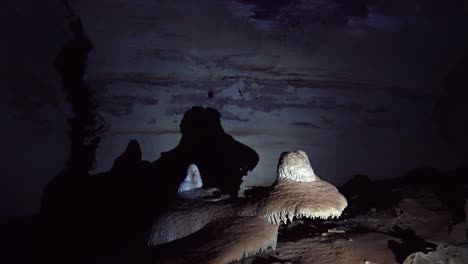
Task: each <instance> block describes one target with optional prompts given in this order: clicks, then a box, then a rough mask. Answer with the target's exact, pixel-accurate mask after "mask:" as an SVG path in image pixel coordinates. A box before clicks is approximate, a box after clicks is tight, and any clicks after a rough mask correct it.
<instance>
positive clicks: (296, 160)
mask: <svg viewBox="0 0 468 264" xmlns="http://www.w3.org/2000/svg"><path fill="white" fill-rule="evenodd" d="M278 180H292V181H297V182H312V181H316V180H317V175H315V173H314V170H313V169H312V167H311V166H310V163H309V158H308V157H307V154H306V153H305V152H304V151H302V150H298V151H293V152H284V153H283V154H281V157H280V160H279V164H278Z"/></svg>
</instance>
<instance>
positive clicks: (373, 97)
mask: <svg viewBox="0 0 468 264" xmlns="http://www.w3.org/2000/svg"><path fill="white" fill-rule="evenodd" d="M69 2H70V4H71V5H72V6H73V7H74V8H75V9H76V11H77V13H78V15H79V16H81V17H82V20H83V24H84V29H85V31H86V33H87V34H88V35H89V37H90V38H91V40H92V41H93V43H94V45H95V50H94V51H93V52H92V53H91V55H90V58H89V69H88V75H87V82H88V83H89V84H90V85H91V86H92V88H94V89H95V91H96V97H97V101H98V103H99V105H100V106H99V112H100V114H101V116H102V117H103V119H104V120H105V121H106V122H107V124H108V126H109V129H108V131H107V132H106V134H105V135H104V136H103V138H102V141H101V144H100V146H99V148H98V153H97V159H98V160H97V164H96V169H95V172H99V171H105V170H107V169H109V168H110V166H111V164H112V162H113V161H114V159H115V157H117V156H118V155H119V154H120V153H121V152H122V151H123V150H124V148H125V146H126V145H127V143H128V141H129V140H131V139H137V140H139V142H140V144H141V146H142V151H143V158H144V159H147V160H151V161H152V160H156V159H157V158H158V157H159V155H160V153H161V152H162V151H167V150H169V149H172V148H173V147H175V146H176V145H177V143H178V141H179V139H180V133H179V127H178V126H179V123H180V121H181V119H182V115H183V113H184V112H185V111H186V110H187V109H189V108H190V107H191V106H194V105H200V106H211V107H215V108H217V109H218V110H219V111H220V112H221V114H222V124H223V126H224V129H225V131H226V132H227V133H229V134H231V135H232V136H234V137H235V138H236V139H237V140H239V141H240V142H242V143H244V144H247V145H249V146H250V147H252V148H254V149H255V150H256V151H257V152H258V153H259V155H260V163H259V164H258V166H257V168H256V169H255V170H254V171H252V172H251V173H250V175H249V176H248V177H247V178H246V181H245V185H264V184H269V183H271V182H272V181H273V180H274V177H275V169H276V163H277V159H278V157H279V154H280V153H281V152H283V151H286V150H294V149H303V150H305V151H306V152H307V153H308V155H309V157H310V159H311V163H312V166H313V167H314V169H315V171H316V173H317V174H318V175H320V176H322V177H324V178H326V179H327V180H329V181H331V182H332V183H337V184H339V183H343V182H344V181H345V180H346V179H348V178H349V177H351V176H352V175H353V174H356V173H365V174H369V175H370V177H371V178H384V177H395V176H400V175H402V174H403V173H404V172H406V171H407V170H409V169H411V168H414V167H418V166H430V167H436V168H453V167H456V166H459V165H460V164H462V163H463V161H464V160H466V156H464V155H463V151H460V150H459V149H457V144H449V143H447V141H446V139H444V138H441V137H440V136H439V135H438V132H437V129H436V128H437V127H438V125H439V124H438V123H437V122H438V121H437V120H435V119H434V117H433V108H434V105H435V104H436V103H437V102H438V101H439V100H440V98H441V97H443V96H444V94H445V91H444V87H443V79H444V77H445V76H446V74H447V72H448V71H449V69H450V67H452V66H453V65H454V64H455V63H456V61H457V59H459V58H460V57H461V56H462V54H463V53H464V52H466V50H464V49H465V47H466V46H467V45H466V44H467V43H468V41H467V37H466V36H467V33H468V32H467V28H468V27H467V21H466V19H465V18H463V16H462V15H460V14H459V12H462V11H463V10H464V8H466V6H467V5H466V4H465V6H464V7H462V8H460V7H459V6H456V4H457V3H460V1H435V0H434V1H423V2H421V1H380V2H376V3H377V4H375V3H374V5H371V4H370V1H332V0H320V1H319V0H302V1H285V0H277V1H254V0H250V1H248V0H243V1H241V0H232V1H228V0H223V1H217V0H205V1H190V0H174V1H163V0H161V1H148V0H134V1H124V0H98V1H96V0H94V1H91V0H80V1H78V0H72V1H69ZM353 3H354V4H353ZM0 14H1V15H0V22H1V23H0V27H1V29H2V36H3V37H4V39H6V40H7V41H6V42H5V41H3V42H0V45H1V46H0V53H1V55H2V56H1V57H2V58H6V60H3V62H4V63H2V70H1V71H0V76H1V78H0V82H1V86H2V87H6V88H2V90H1V96H0V100H1V101H2V104H1V107H2V110H3V111H2V115H1V118H2V121H3V123H4V124H6V126H5V127H4V129H2V130H1V133H2V135H1V136H2V138H3V142H4V146H6V150H7V151H5V152H3V155H2V163H1V166H2V168H1V169H2V172H3V176H2V178H1V183H0V186H1V187H0V188H1V189H0V193H1V195H2V208H3V209H2V210H1V211H2V218H5V217H7V218H8V217H10V218H11V216H18V215H25V214H29V213H32V212H34V211H37V209H38V206H39V198H40V194H41V191H42V188H43V186H44V184H45V183H46V182H47V181H48V180H50V179H51V178H52V177H53V176H55V175H56V173H57V172H58V171H59V170H60V169H61V168H63V166H64V163H65V161H66V159H67V157H68V142H67V136H66V132H67V124H66V120H67V118H69V117H70V113H69V112H70V111H69V106H68V105H67V103H66V100H65V99H64V94H63V92H62V90H61V88H60V84H59V76H58V75H57V74H56V73H55V71H54V69H53V66H52V63H53V60H54V57H55V56H56V55H57V54H58V52H59V50H60V48H61V47H62V45H63V43H64V42H65V41H66V40H67V39H69V38H70V37H71V36H70V35H69V33H68V28H67V22H66V11H65V9H64V7H63V5H62V3H60V1H49V0H46V1H40V2H38V1H29V0H22V1H15V2H11V1H10V2H7V3H4V5H3V7H2V9H0ZM5 62H6V63H5ZM209 92H211V93H212V94H213V97H212V98H209V96H208V94H209ZM459 101H460V100H459ZM460 105H461V104H460ZM463 111H466V109H465V110H461V111H458V112H461V113H464V112H463ZM447 118H451V119H450V120H452V121H450V122H452V123H454V124H455V125H454V127H455V128H457V122H460V118H461V119H463V118H464V117H463V115H462V116H461V117H460V118H458V119H454V120H453V118H452V117H447ZM447 120H448V119H447ZM457 133H458V135H463V133H464V132H463V131H461V132H460V131H458V132H457ZM465 134H466V133H465ZM465 146H466V145H465ZM465 153H466V152H465Z"/></svg>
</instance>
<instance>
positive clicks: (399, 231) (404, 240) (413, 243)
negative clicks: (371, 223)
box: [387, 226, 437, 263]
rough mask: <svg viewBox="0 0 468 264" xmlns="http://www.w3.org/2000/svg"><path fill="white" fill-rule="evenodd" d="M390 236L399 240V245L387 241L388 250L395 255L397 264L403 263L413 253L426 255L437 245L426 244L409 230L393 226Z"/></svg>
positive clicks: (395, 242) (392, 241) (393, 241)
mask: <svg viewBox="0 0 468 264" xmlns="http://www.w3.org/2000/svg"><path fill="white" fill-rule="evenodd" d="M391 234H392V235H393V236H395V237H398V238H400V239H401V243H399V242H397V241H395V240H389V241H388V244H387V245H388V248H389V249H390V250H392V252H393V254H395V260H396V261H397V262H398V263H403V262H404V261H405V259H406V257H408V256H409V255H411V254H412V253H414V252H423V253H428V252H429V251H431V250H435V249H436V247H437V245H435V244H433V243H429V242H426V241H425V240H424V239H422V238H420V237H418V236H417V235H416V232H415V231H414V230H413V229H411V228H406V229H404V228H401V227H399V226H395V227H394V228H393V231H392V232H391Z"/></svg>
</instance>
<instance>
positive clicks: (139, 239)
mask: <svg viewBox="0 0 468 264" xmlns="http://www.w3.org/2000/svg"><path fill="white" fill-rule="evenodd" d="M180 130H181V132H182V138H181V141H180V143H179V144H178V145H177V146H176V147H175V148H174V149H172V150H170V151H168V152H164V153H162V154H161V157H160V158H159V159H158V160H156V161H155V162H153V163H151V162H149V161H144V160H142V154H141V149H140V146H139V143H138V142H137V141H136V140H132V141H130V142H129V144H128V146H127V147H126V149H125V151H124V152H123V153H122V154H121V155H120V156H119V157H117V159H116V160H115V162H114V164H113V166H112V168H111V169H110V170H109V171H108V172H105V173H100V174H96V175H92V176H89V177H70V175H69V174H70V173H74V172H73V171H71V170H70V169H66V170H64V171H63V172H62V173H61V174H60V175H59V176H57V177H56V178H55V179H53V180H52V181H51V182H50V183H49V184H48V185H47V188H46V189H45V191H44V195H43V206H42V215H43V216H44V217H45V219H46V222H47V225H48V230H49V231H48V232H49V233H50V234H51V239H52V240H53V241H56V243H55V242H54V245H57V243H58V245H60V244H61V243H60V242H58V241H67V243H68V245H67V250H68V249H70V248H73V247H77V248H79V250H81V251H83V253H82V255H83V256H84V255H85V256H87V257H89V258H92V259H96V258H100V257H102V256H109V255H115V254H117V255H119V256H122V255H121V254H127V253H128V254H130V253H129V252H133V251H134V250H142V249H143V245H144V242H145V241H146V233H147V230H148V228H149V227H150V225H151V224H152V223H153V220H154V219H155V218H156V217H158V215H159V214H160V213H162V212H164V211H165V210H167V209H168V208H169V207H170V206H171V204H172V201H174V200H175V198H176V195H177V190H178V187H179V184H180V183H181V182H182V181H183V180H184V178H185V177H186V171H187V168H188V166H189V165H190V164H196V165H197V166H198V168H199V170H200V172H201V175H202V178H203V182H204V187H217V188H218V189H220V192H221V193H225V194H230V195H231V196H237V193H238V190H239V187H240V184H241V182H242V177H243V176H244V175H246V174H247V172H248V171H249V170H252V169H253V168H254V167H255V166H256V165H257V163H258V160H259V158H258V155H257V153H256V152H255V151H254V150H253V149H251V148H249V147H248V146H246V145H243V144H241V143H240V142H238V141H236V140H234V139H233V138H232V136H230V135H228V134H226V133H225V132H224V130H223V128H222V126H221V123H220V114H219V112H218V111H217V110H215V109H212V108H206V109H205V108H202V107H193V108H192V109H190V110H188V111H187V112H186V113H185V115H184V117H183V119H182V122H181V124H180ZM81 172H83V171H81ZM83 175H87V174H85V173H83ZM75 176H77V175H75ZM69 240H71V241H69ZM84 245H85V246H84ZM59 248H60V246H59ZM60 250H62V251H64V252H65V251H66V249H64V248H61V249H60ZM67 254H73V252H68V253H67ZM81 261H86V260H81Z"/></svg>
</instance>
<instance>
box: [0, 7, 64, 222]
mask: <svg viewBox="0 0 468 264" xmlns="http://www.w3.org/2000/svg"><path fill="white" fill-rule="evenodd" d="M67 31H68V28H67V24H66V17H65V10H64V9H63V8H62V6H61V5H60V2H57V1H50V0H46V1H34V0H21V1H5V2H2V7H1V8H0V35H1V36H2V37H1V39H2V41H0V58H1V63H0V67H1V68H0V87H1V88H0V102H1V104H0V109H1V110H0V112H1V114H0V118H1V119H0V122H1V124H2V129H0V138H1V139H2V151H1V162H0V171H1V176H0V201H1V207H0V221H3V220H4V219H7V218H11V217H13V216H21V215H29V214H32V213H34V212H37V210H38V209H39V204H40V196H41V193H42V188H43V187H44V185H45V184H46V183H47V182H48V181H49V180H50V179H51V178H52V177H53V176H55V175H56V174H57V173H58V172H59V171H60V170H61V169H62V168H63V167H64V164H65V161H66V159H67V156H68V140H67V135H66V131H67V124H66V119H67V117H69V110H68V106H67V104H66V101H65V98H64V94H63V92H62V89H61V87H60V81H59V78H58V76H57V75H56V73H55V70H54V68H53V61H54V58H55V56H56V55H57V54H58V52H59V51H60V48H61V47H62V45H63V42H64V41H65V40H66V38H67V37H69V36H68V35H67Z"/></svg>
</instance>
